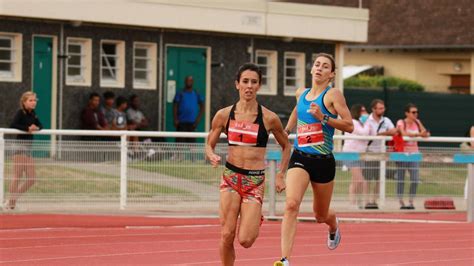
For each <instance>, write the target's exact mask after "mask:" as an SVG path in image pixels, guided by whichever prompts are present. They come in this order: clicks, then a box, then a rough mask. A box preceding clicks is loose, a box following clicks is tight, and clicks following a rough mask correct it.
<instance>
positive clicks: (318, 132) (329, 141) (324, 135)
mask: <svg viewBox="0 0 474 266" xmlns="http://www.w3.org/2000/svg"><path fill="white" fill-rule="evenodd" d="M330 89H331V86H328V87H327V88H326V89H324V91H323V92H322V93H321V94H320V95H319V96H318V98H316V99H315V100H313V101H308V100H306V95H307V94H308V93H309V91H310V90H311V89H310V88H307V89H306V90H305V91H304V92H303V93H302V94H301V96H300V98H299V100H298V104H297V106H296V112H297V119H298V122H297V130H296V132H297V133H296V140H295V143H294V148H295V149H297V150H299V151H302V152H305V153H308V154H330V153H332V149H333V136H334V128H333V127H331V126H329V125H328V124H326V125H324V126H323V125H322V124H321V121H320V120H318V119H317V118H315V117H314V116H312V115H311V114H310V113H308V112H307V110H308V109H309V108H310V104H311V103H312V102H314V103H316V104H317V105H319V106H320V108H321V111H322V112H323V114H326V115H328V116H329V117H331V118H334V119H335V118H337V115H334V114H332V113H330V112H329V111H328V109H327V108H326V106H325V105H324V101H323V100H324V96H325V95H326V93H327V92H328V91H329V90H330Z"/></svg>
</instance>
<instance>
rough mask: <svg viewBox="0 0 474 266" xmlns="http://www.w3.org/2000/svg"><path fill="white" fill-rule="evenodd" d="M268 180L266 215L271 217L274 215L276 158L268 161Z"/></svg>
mask: <svg viewBox="0 0 474 266" xmlns="http://www.w3.org/2000/svg"><path fill="white" fill-rule="evenodd" d="M268 168H269V171H270V173H269V175H268V177H269V180H268V186H269V188H268V215H269V216H271V217H273V216H275V209H276V189H275V179H276V160H270V161H269V165H268Z"/></svg>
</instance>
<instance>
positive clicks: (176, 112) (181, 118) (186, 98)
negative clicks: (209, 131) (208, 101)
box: [173, 76, 204, 142]
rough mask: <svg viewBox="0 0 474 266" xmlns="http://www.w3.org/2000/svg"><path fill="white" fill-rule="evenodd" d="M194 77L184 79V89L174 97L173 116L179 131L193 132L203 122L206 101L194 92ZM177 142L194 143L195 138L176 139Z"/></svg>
mask: <svg viewBox="0 0 474 266" xmlns="http://www.w3.org/2000/svg"><path fill="white" fill-rule="evenodd" d="M193 84H194V80H193V77H192V76H187V77H186V78H185V79H184V89H183V90H182V91H181V92H179V93H177V94H176V95H175V96H174V100H173V116H174V126H175V127H176V130H177V131H182V132H183V131H184V132H193V131H195V130H196V128H197V126H198V125H199V121H201V118H202V114H203V111H204V99H203V97H202V96H201V95H199V93H197V92H196V91H194V90H193ZM176 141H177V142H194V141H195V139H194V138H176Z"/></svg>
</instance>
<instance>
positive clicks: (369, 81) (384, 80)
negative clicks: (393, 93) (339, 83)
mask: <svg viewBox="0 0 474 266" xmlns="http://www.w3.org/2000/svg"><path fill="white" fill-rule="evenodd" d="M384 86H387V88H396V89H398V90H401V91H424V90H425V88H424V87H423V85H421V84H419V83H418V82H416V81H413V80H408V79H402V78H397V77H386V76H367V75H358V76H356V77H350V78H348V79H346V80H344V87H346V88H383V87H384Z"/></svg>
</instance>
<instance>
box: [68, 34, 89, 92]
mask: <svg viewBox="0 0 474 266" xmlns="http://www.w3.org/2000/svg"><path fill="white" fill-rule="evenodd" d="M70 44H74V45H80V46H81V53H80V54H75V53H72V52H70V51H69V45H70ZM66 54H67V55H68V56H69V57H70V56H79V57H80V58H81V62H80V66H79V68H80V69H81V74H80V75H78V76H70V75H69V68H70V67H76V66H71V65H69V58H68V59H67V60H66V85H72V86H91V72H92V40H91V39H85V38H74V37H70V38H67V39H66Z"/></svg>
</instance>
